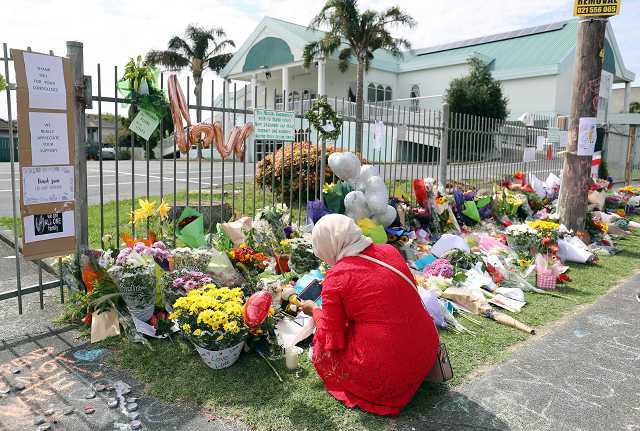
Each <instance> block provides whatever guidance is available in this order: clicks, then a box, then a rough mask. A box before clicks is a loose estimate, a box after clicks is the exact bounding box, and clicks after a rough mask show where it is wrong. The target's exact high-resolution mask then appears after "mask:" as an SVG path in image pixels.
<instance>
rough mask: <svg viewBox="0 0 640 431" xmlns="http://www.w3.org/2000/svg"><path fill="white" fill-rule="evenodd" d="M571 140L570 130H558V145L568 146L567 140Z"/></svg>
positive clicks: (561, 146)
mask: <svg viewBox="0 0 640 431" xmlns="http://www.w3.org/2000/svg"><path fill="white" fill-rule="evenodd" d="M568 140H569V132H568V131H566V130H561V131H559V132H558V142H559V144H558V146H559V147H560V148H567V141H568Z"/></svg>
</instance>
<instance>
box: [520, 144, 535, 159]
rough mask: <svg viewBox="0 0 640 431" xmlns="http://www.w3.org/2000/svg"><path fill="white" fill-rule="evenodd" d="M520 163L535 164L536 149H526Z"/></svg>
mask: <svg viewBox="0 0 640 431" xmlns="http://www.w3.org/2000/svg"><path fill="white" fill-rule="evenodd" d="M522 161H523V162H524V163H527V162H535V161H536V148H535V147H527V148H525V149H524V154H523V155H522Z"/></svg>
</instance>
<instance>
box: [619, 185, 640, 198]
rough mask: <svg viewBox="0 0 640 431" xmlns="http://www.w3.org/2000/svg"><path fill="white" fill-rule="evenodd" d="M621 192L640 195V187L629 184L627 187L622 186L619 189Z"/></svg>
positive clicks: (627, 194)
mask: <svg viewBox="0 0 640 431" xmlns="http://www.w3.org/2000/svg"><path fill="white" fill-rule="evenodd" d="M618 191H619V192H620V193H622V194H624V195H625V196H629V197H631V196H638V195H639V194H640V187H639V188H635V187H633V186H627V187H622V188H621V189H620V190H618Z"/></svg>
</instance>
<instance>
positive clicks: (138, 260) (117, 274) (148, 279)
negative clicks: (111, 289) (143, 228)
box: [107, 247, 156, 322]
mask: <svg viewBox="0 0 640 431" xmlns="http://www.w3.org/2000/svg"><path fill="white" fill-rule="evenodd" d="M107 272H108V273H109V275H110V276H111V278H112V279H113V281H115V283H116V285H117V286H118V291H119V292H120V293H122V294H123V298H124V302H125V303H126V304H127V307H128V308H129V312H130V313H131V315H132V316H134V317H136V318H137V319H139V320H142V321H143V322H147V321H149V319H151V317H152V316H153V311H154V309H155V298H156V271H155V262H154V261H153V259H151V257H149V256H141V255H140V254H138V253H136V252H135V251H133V250H132V249H131V248H129V247H126V248H124V249H122V250H121V251H120V254H118V258H117V259H116V264H115V265H113V266H112V267H111V268H109V270H108V271H107Z"/></svg>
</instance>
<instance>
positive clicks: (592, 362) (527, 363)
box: [408, 275, 640, 431]
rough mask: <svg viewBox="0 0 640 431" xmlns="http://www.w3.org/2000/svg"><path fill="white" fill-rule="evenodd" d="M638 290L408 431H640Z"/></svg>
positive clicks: (589, 314) (485, 378) (591, 312)
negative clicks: (413, 430) (476, 430)
mask: <svg viewBox="0 0 640 431" xmlns="http://www.w3.org/2000/svg"><path fill="white" fill-rule="evenodd" d="M638 291H640V275H638V276H635V277H634V278H632V279H631V280H630V281H629V282H627V283H625V284H624V285H622V286H621V287H619V288H618V289H616V290H614V291H613V292H611V293H609V294H608V295H606V296H605V297H604V298H602V299H601V300H599V301H598V302H596V303H595V304H594V305H592V306H591V307H589V308H587V309H586V310H584V311H583V312H581V313H580V314H579V315H578V316H576V317H574V318H572V319H570V320H569V321H567V322H566V323H564V324H562V325H560V326H558V327H557V328H555V329H554V330H552V331H551V332H550V333H548V334H546V335H545V336H543V337H542V338H541V339H539V340H537V341H535V342H533V343H532V344H530V345H529V346H527V347H525V348H524V349H523V350H522V351H520V352H518V353H517V354H515V355H514V356H513V357H511V358H510V359H509V360H507V361H506V362H504V363H502V364H500V365H497V366H495V367H494V368H492V369H491V370H489V371H488V372H486V373H485V374H483V375H482V376H481V377H479V378H478V379H476V380H474V381H473V382H471V383H469V384H467V385H466V386H464V387H462V388H461V389H459V390H458V391H456V392H454V393H453V394H452V395H451V396H450V397H449V398H447V399H446V400H444V401H443V402H441V403H440V404H439V405H438V406H436V407H435V408H434V409H432V410H431V411H430V412H429V414H428V417H427V420H426V421H425V422H419V423H415V424H411V426H410V427H409V428H408V429H411V428H415V429H416V430H467V429H469V430H471V429H482V430H522V431H529V430H531V431H533V430H536V431H546V430H549V431H551V430H554V431H560V430H567V431H579V430H624V431H634V430H640V372H639V370H640V302H638V300H637V299H636V293H637V292H638ZM452 362H453V365H454V371H455V358H453V361H452Z"/></svg>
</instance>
